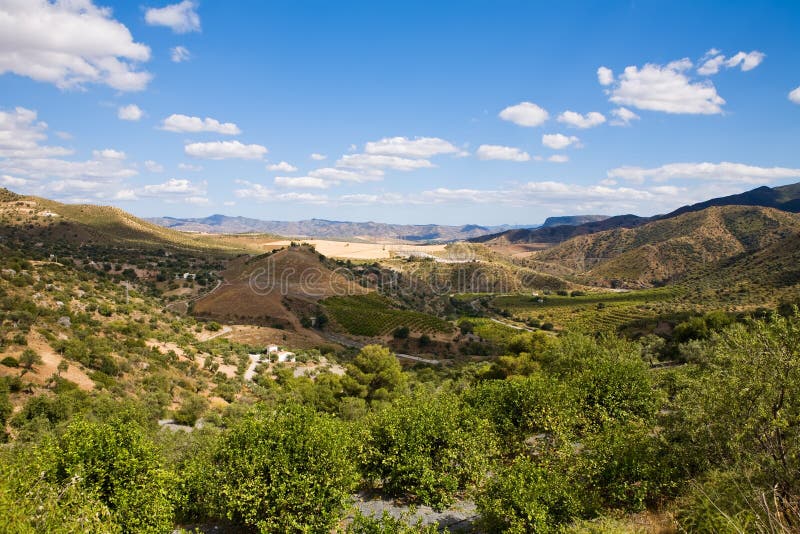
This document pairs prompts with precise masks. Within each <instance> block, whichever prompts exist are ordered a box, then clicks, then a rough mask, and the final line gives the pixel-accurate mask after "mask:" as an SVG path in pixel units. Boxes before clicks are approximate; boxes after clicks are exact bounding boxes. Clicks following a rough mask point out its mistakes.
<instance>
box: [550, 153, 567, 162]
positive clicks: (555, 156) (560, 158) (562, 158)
mask: <svg viewBox="0 0 800 534" xmlns="http://www.w3.org/2000/svg"><path fill="white" fill-rule="evenodd" d="M547 161H549V162H550V163H567V162H568V161H569V156H565V155H564V154H553V155H552V156H550V157H549V158H547Z"/></svg>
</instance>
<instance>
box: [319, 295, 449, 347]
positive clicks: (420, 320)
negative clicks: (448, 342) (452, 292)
mask: <svg viewBox="0 0 800 534" xmlns="http://www.w3.org/2000/svg"><path fill="white" fill-rule="evenodd" d="M322 305H323V306H324V307H325V309H326V310H327V311H328V314H329V315H330V316H331V318H332V319H333V320H334V321H335V322H336V323H338V324H339V325H340V326H341V327H342V328H343V329H344V330H346V331H347V333H349V334H352V335H355V336H369V337H375V336H382V335H386V334H389V333H391V332H392V331H393V330H394V329H396V328H398V327H401V326H407V327H408V328H409V329H410V330H411V331H412V332H425V333H434V332H445V333H447V332H451V331H452V330H453V325H451V324H450V323H448V322H447V321H444V320H442V319H439V318H438V317H434V316H433V315H428V314H425V313H421V312H416V311H410V310H400V309H397V308H395V307H394V306H393V303H392V301H391V300H389V299H387V298H386V297H383V296H381V295H378V294H376V293H369V294H367V295H351V296H345V297H330V298H328V299H325V300H324V301H322Z"/></svg>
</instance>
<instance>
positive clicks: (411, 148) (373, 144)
mask: <svg viewBox="0 0 800 534" xmlns="http://www.w3.org/2000/svg"><path fill="white" fill-rule="evenodd" d="M364 152H366V153H367V154H385V155H389V156H401V157H405V158H430V157H432V156H437V155H439V154H453V153H458V152H459V150H458V148H456V147H455V146H453V145H452V144H451V143H450V142H448V141H445V140H444V139H440V138H438V137H417V138H414V139H409V138H407V137H385V138H383V139H381V140H379V141H370V142H369V143H367V144H366V145H365V146H364Z"/></svg>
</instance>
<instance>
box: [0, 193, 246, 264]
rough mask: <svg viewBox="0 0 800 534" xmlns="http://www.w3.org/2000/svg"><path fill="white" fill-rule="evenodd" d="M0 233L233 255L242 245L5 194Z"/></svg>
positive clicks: (117, 213)
mask: <svg viewBox="0 0 800 534" xmlns="http://www.w3.org/2000/svg"><path fill="white" fill-rule="evenodd" d="M0 234H1V235H4V236H7V237H16V238H21V239H30V240H38V241H42V242H44V243H54V244H58V243H61V242H67V243H71V244H74V245H101V246H103V245H104V246H112V245H113V246H116V247H145V248H149V249H155V248H168V249H180V250H186V251H194V252H205V253H218V254H233V253H237V252H243V251H244V250H242V248H241V245H239V244H233V243H229V242H226V240H225V238H224V237H214V236H196V235H191V234H186V233H182V232H177V231H175V230H170V229H167V228H163V227H161V226H158V225H155V224H152V223H149V222H147V221H144V220H142V219H139V218H138V217H134V216H133V215H131V214H130V213H127V212H125V211H123V210H121V209H119V208H115V207H110V206H95V205H88V204H62V203H60V202H56V201H54V200H48V199H44V198H39V197H34V196H22V195H18V194H16V193H12V192H11V191H8V190H6V189H3V190H2V192H0Z"/></svg>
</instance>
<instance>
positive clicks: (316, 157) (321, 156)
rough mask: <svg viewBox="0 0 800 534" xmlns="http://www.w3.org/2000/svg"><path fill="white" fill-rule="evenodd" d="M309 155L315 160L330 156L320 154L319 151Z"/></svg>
mask: <svg viewBox="0 0 800 534" xmlns="http://www.w3.org/2000/svg"><path fill="white" fill-rule="evenodd" d="M309 157H310V158H311V159H313V160H314V161H322V160H324V159H328V156H326V155H325V154H319V153H317V152H314V153H313V154H311V156H309Z"/></svg>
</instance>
